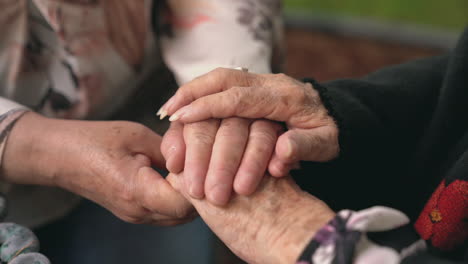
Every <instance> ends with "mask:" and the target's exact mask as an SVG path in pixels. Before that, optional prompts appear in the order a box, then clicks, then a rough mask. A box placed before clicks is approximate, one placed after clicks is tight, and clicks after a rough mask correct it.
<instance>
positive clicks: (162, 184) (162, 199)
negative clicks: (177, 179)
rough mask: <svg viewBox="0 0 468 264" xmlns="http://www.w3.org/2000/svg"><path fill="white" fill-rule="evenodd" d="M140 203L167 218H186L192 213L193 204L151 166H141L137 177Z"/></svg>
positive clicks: (136, 182) (136, 184)
mask: <svg viewBox="0 0 468 264" xmlns="http://www.w3.org/2000/svg"><path fill="white" fill-rule="evenodd" d="M134 187H135V190H136V195H137V200H138V201H140V203H141V204H140V205H141V206H142V207H143V208H145V209H147V210H149V211H150V212H151V213H153V214H159V215H164V216H166V217H167V219H171V218H173V219H184V218H187V217H188V216H189V215H190V214H191V213H192V205H191V204H190V203H189V202H188V201H187V200H186V199H185V198H184V196H183V195H181V194H180V193H179V192H177V191H176V190H175V189H174V188H173V187H172V186H171V184H169V182H167V181H166V180H165V179H164V178H163V177H162V176H161V175H159V173H157V172H156V171H155V170H153V169H152V168H150V167H141V168H140V169H139V170H138V172H137V176H136V179H135V186H134Z"/></svg>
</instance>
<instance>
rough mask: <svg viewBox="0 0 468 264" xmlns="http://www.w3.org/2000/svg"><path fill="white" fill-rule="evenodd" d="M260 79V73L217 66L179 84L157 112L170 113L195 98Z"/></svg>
mask: <svg viewBox="0 0 468 264" xmlns="http://www.w3.org/2000/svg"><path fill="white" fill-rule="evenodd" d="M261 80H262V77H261V76H260V75H255V74H251V73H248V72H244V71H239V70H234V69H226V68H218V69H215V70H213V71H211V72H209V73H207V74H205V75H202V76H200V77H198V78H196V79H195V80H193V81H192V82H189V83H187V84H185V85H183V86H181V87H180V88H179V90H177V92H176V94H175V95H174V96H173V97H172V98H170V99H169V100H168V101H167V103H166V104H164V105H163V107H162V108H161V110H160V111H159V112H158V113H159V114H161V116H163V115H172V114H173V113H174V112H175V111H176V110H178V109H179V108H181V107H182V106H185V105H187V104H189V103H191V102H192V101H193V100H195V99H197V98H200V97H203V96H206V95H209V94H214V93H218V92H221V91H224V90H227V89H230V88H231V87H233V86H250V85H252V84H255V83H259V82H261Z"/></svg>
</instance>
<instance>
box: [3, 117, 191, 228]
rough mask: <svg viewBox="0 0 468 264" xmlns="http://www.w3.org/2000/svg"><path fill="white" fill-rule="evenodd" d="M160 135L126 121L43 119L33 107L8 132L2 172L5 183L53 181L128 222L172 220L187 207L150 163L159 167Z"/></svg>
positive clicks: (187, 214)
mask: <svg viewBox="0 0 468 264" xmlns="http://www.w3.org/2000/svg"><path fill="white" fill-rule="evenodd" d="M160 143H161V137H160V136H159V135H157V134H155V133H154V132H152V131H151V130H150V129H148V128H146V127H144V126H142V125H139V124H136V123H131V122H91V121H71V120H58V119H49V118H45V117H43V116H40V115H38V114H35V113H33V112H28V113H26V114H25V115H24V116H23V117H21V118H20V119H19V120H18V122H17V123H16V125H15V126H14V128H13V130H12V131H11V133H10V136H9V139H8V141H7V145H6V149H5V152H4V157H3V166H2V175H3V177H4V179H5V180H6V181H8V182H12V183H17V184H35V185H47V186H57V187H60V188H64V189H66V190H69V191H71V192H73V193H76V194H78V195H80V196H83V197H86V198H88V199H90V200H93V201H95V202H96V203H98V204H100V205H102V206H103V207H105V208H107V209H108V210H110V211H111V212H112V213H114V214H115V215H116V216H117V217H119V218H120V219H122V220H124V221H127V222H131V223H148V224H157V225H175V224H180V223H184V222H186V221H189V220H191V219H193V217H194V211H193V207H192V206H191V204H190V203H189V202H187V200H186V199H185V198H184V197H183V196H182V195H180V194H179V193H178V192H177V191H175V190H174V189H173V188H172V186H171V185H170V184H169V183H168V182H167V181H166V180H164V178H162V177H161V175H159V173H157V172H156V171H155V170H154V169H152V166H157V167H160V168H163V167H164V162H165V161H164V158H163V157H162V155H161V153H160V151H159V148H160V146H159V145H160Z"/></svg>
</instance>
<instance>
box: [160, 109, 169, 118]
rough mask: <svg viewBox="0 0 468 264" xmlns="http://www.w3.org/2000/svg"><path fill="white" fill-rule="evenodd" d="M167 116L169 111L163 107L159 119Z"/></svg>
mask: <svg viewBox="0 0 468 264" xmlns="http://www.w3.org/2000/svg"><path fill="white" fill-rule="evenodd" d="M166 116H167V111H166V110H164V109H162V110H161V112H160V113H159V119H160V120H163V119H164V118H166Z"/></svg>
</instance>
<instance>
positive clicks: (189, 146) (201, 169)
mask: <svg viewBox="0 0 468 264" xmlns="http://www.w3.org/2000/svg"><path fill="white" fill-rule="evenodd" d="M219 122H220V121H219V120H216V119H211V120H207V121H203V122H198V123H192V124H187V125H185V126H184V141H185V146H186V154H185V166H184V172H185V173H184V179H185V187H186V188H187V190H188V193H189V194H190V195H191V196H192V197H193V198H197V199H202V198H203V197H204V195H205V191H204V186H205V177H206V173H207V171H208V166H209V164H210V158H211V156H212V155H211V153H212V149H213V144H214V142H215V137H216V132H217V131H218V127H219Z"/></svg>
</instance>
